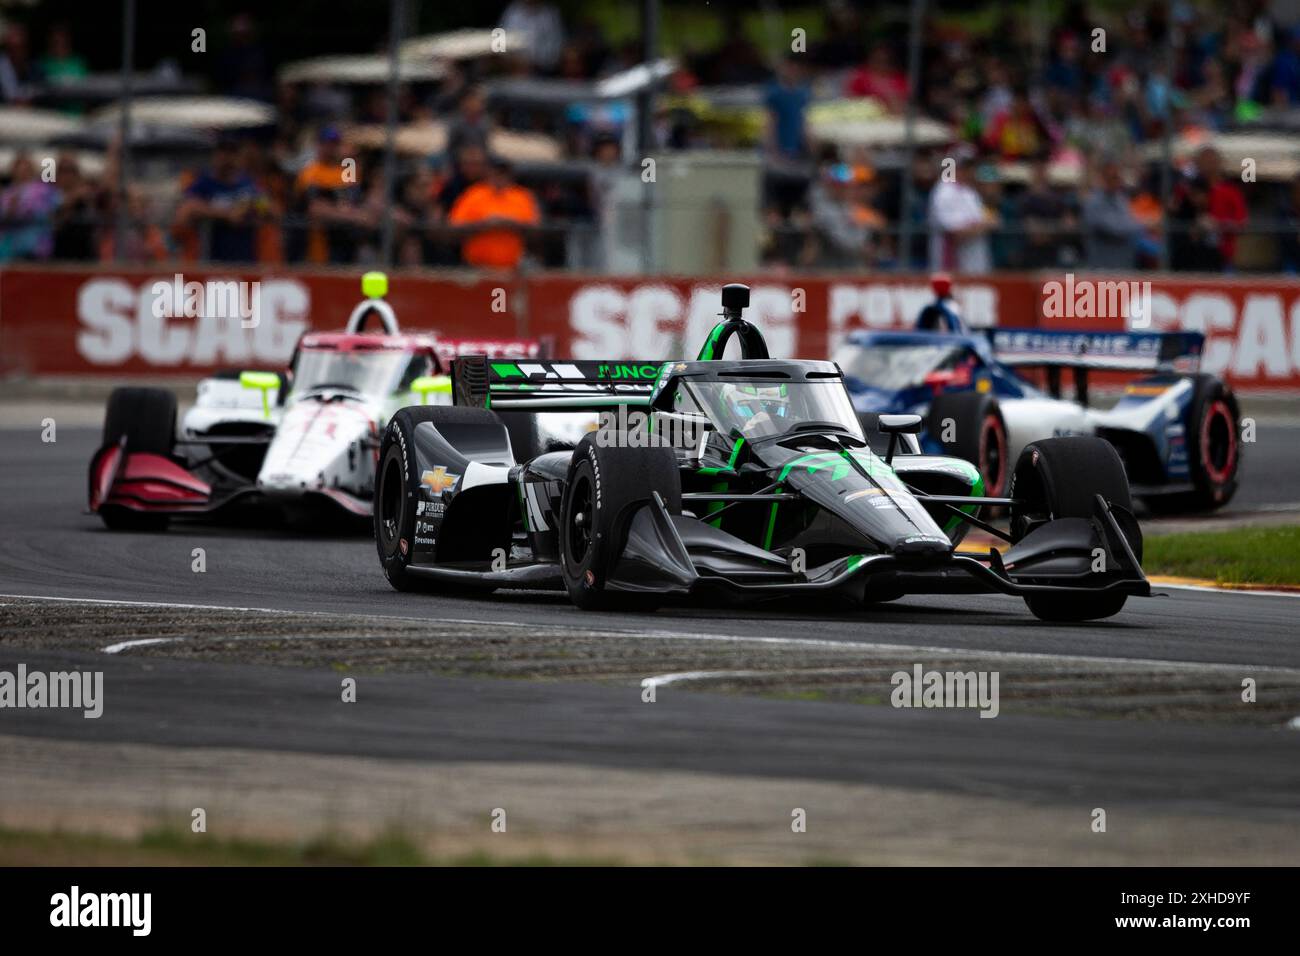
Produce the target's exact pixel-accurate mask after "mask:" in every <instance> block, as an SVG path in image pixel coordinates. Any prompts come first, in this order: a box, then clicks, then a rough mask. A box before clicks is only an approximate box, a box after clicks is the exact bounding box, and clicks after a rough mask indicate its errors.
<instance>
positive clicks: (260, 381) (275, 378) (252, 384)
mask: <svg viewBox="0 0 1300 956" xmlns="http://www.w3.org/2000/svg"><path fill="white" fill-rule="evenodd" d="M239 384H240V385H242V386H243V387H244V388H258V389H261V390H262V414H263V415H264V416H265V417H267V418H270V417H271V389H273V388H279V387H280V376H279V375H277V374H276V373H275V372H252V371H250V372H240V373H239Z"/></svg>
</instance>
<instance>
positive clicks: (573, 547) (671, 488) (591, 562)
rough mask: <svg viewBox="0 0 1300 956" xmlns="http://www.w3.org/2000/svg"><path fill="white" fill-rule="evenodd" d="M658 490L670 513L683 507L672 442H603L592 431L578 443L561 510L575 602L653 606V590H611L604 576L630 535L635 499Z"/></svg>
mask: <svg viewBox="0 0 1300 956" xmlns="http://www.w3.org/2000/svg"><path fill="white" fill-rule="evenodd" d="M656 491H657V492H659V495H660V497H661V498H663V501H664V505H665V507H667V509H668V513H669V514H674V515H678V514H681V513H682V480H681V472H680V471H679V470H678V465H677V458H676V456H675V455H674V454H673V452H672V449H669V448H653V447H652V448H625V447H613V446H609V447H606V446H602V445H600V444H599V443H597V442H596V440H595V439H594V437H593V436H592V435H587V436H585V437H584V438H583V439H582V441H580V442H579V443H578V447H577V448H576V449H574V452H573V460H572V461H571V462H570V464H569V474H568V480H567V481H566V482H565V487H564V501H563V503H562V505H561V509H560V514H561V519H560V570H561V573H562V574H563V577H564V586H565V588H566V589H567V590H568V592H569V597H570V598H571V599H572V600H573V603H574V604H576V605H577V606H578V607H580V608H582V609H583V610H585V611H614V610H621V611H628V610H638V611H648V610H654V609H655V608H656V607H658V605H659V604H660V600H659V598H658V596H657V595H654V594H630V593H627V592H623V591H610V590H607V589H606V588H605V582H606V579H607V577H608V575H609V572H610V569H611V568H612V567H613V565H614V562H615V561H617V560H618V556H619V554H620V553H621V552H622V550H623V545H624V544H625V543H626V540H627V528H628V524H629V523H630V521H631V518H632V513H633V509H634V507H635V506H636V505H639V504H642V503H644V502H646V501H649V500H651V498H650V496H651V493H652V492H656Z"/></svg>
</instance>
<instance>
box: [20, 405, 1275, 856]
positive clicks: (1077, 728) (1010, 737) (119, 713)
mask: <svg viewBox="0 0 1300 956" xmlns="http://www.w3.org/2000/svg"><path fill="white" fill-rule="evenodd" d="M1284 433H1285V438H1286V440H1283V441H1273V442H1263V441H1261V443H1260V445H1259V453H1258V454H1256V455H1255V458H1254V459H1252V461H1251V468H1252V472H1251V473H1250V474H1249V475H1248V477H1247V481H1248V482H1249V484H1248V485H1247V488H1246V490H1245V491H1243V494H1242V495H1241V497H1240V498H1239V500H1238V502H1237V503H1235V506H1234V507H1235V508H1236V509H1248V508H1252V507H1261V506H1268V505H1270V504H1273V505H1286V504H1289V503H1290V501H1291V500H1292V499H1293V498H1295V497H1300V494H1297V493H1296V492H1295V490H1294V470H1293V469H1294V466H1295V461H1294V457H1295V455H1296V452H1295V451H1294V447H1295V446H1294V442H1293V441H1292V439H1293V438H1295V437H1296V435H1297V432H1296V430H1294V429H1290V428H1287V429H1284ZM97 439H98V433H97V430H95V429H86V428H76V429H74V428H66V429H65V428H60V430H59V432H58V441H57V442H56V443H53V444H44V443H42V442H41V440H40V431H39V428H38V427H36V426H33V427H32V428H30V429H22V430H19V429H4V430H0V462H2V463H3V464H2V465H0V668H6V669H12V668H13V667H15V666H16V664H17V663H18V662H20V661H22V662H25V663H26V664H27V666H28V667H29V668H46V669H60V668H68V667H81V668H89V667H91V666H93V667H94V668H95V669H100V670H103V671H104V672H105V682H106V686H108V687H109V688H110V692H111V694H112V695H113V697H112V700H113V706H111V707H109V708H107V709H106V711H105V715H104V717H103V718H102V719H100V720H97V721H87V720H82V719H80V718H79V716H77V715H74V714H71V713H67V712H59V713H50V712H30V711H28V712H23V711H4V712H0V735H12V736H14V737H19V738H33V739H39V740H42V741H54V740H60V741H69V742H82V743H85V742H94V743H105V742H112V743H114V744H121V745H137V744H138V745H150V746H162V747H186V748H239V749H242V750H250V751H268V752H275V753H296V754H314V755H332V756H346V757H366V758H380V759H384V760H395V761H396V760H401V761H418V762H424V763H432V764H435V765H436V764H439V763H457V764H459V763H460V762H504V763H546V764H552V765H559V766H562V767H563V766H572V767H575V768H577V767H581V768H609V769H611V770H643V771H663V772H678V771H681V772H689V773H713V774H727V775H731V776H737V777H745V778H751V777H752V778H779V779H782V780H807V781H825V782H840V783H854V784H863V785H872V786H882V787H893V788H904V789H916V790H925V791H935V792H939V793H943V794H948V795H951V796H956V797H961V798H966V797H969V798H983V797H998V798H1004V797H1005V798H1014V799H1018V800H1028V801H1038V802H1044V803H1047V804H1050V805H1053V806H1072V805H1073V804H1074V803H1079V805H1080V806H1083V805H1084V804H1086V806H1087V807H1088V808H1091V807H1095V806H1107V805H1110V804H1141V805H1146V806H1151V807H1158V808H1160V810H1161V812H1170V813H1184V812H1185V813H1190V814H1203V815H1208V816H1210V817H1213V818H1215V819H1216V820H1218V821H1222V820H1225V819H1227V820H1231V821H1244V822H1246V823H1250V822H1266V823H1268V824H1270V825H1273V824H1280V825H1282V826H1283V828H1284V831H1283V832H1284V834H1285V835H1284V836H1283V837H1282V838H1281V839H1282V840H1283V841H1284V842H1283V848H1284V849H1285V848H1286V844H1285V840H1286V839H1287V836H1286V835H1289V837H1290V839H1291V841H1292V842H1291V843H1290V849H1291V850H1296V849H1300V799H1297V795H1298V794H1300V732H1298V731H1297V730H1294V729H1286V727H1285V722H1281V723H1279V722H1276V721H1273V722H1270V723H1269V724H1267V725H1263V726H1261V725H1259V724H1258V723H1255V724H1242V723H1240V722H1234V721H1231V720H1228V721H1221V720H1211V721H1198V720H1195V719H1178V720H1169V721H1162V720H1142V719H1137V720H1133V719H1115V720H1109V719H1078V718H1075V717H1070V716H1055V715H1053V714H1051V713H1030V714H1026V713H1023V712H1016V711H1011V712H1008V713H1006V714H1003V715H1002V716H1001V717H1000V718H999V719H997V720H987V721H986V720H980V719H971V718H973V717H974V716H975V715H974V714H970V713H952V712H944V711H900V710H895V709H894V708H890V707H888V706H870V705H864V704H862V703H847V702H842V701H840V700H821V699H783V698H782V697H781V695H773V694H747V693H734V692H731V693H720V692H717V691H716V689H710V690H697V689H689V690H688V689H685V688H684V687H681V686H672V685H671V683H669V684H668V685H667V686H664V687H661V688H660V689H659V691H658V694H659V698H658V700H657V702H656V703H655V704H654V706H647V705H646V704H645V703H643V702H642V700H641V696H640V695H641V687H640V681H639V680H633V679H610V680H588V679H585V677H581V678H580V679H547V680H501V679H497V678H496V677H490V676H489V677H483V676H445V673H442V674H439V673H419V672H414V673H412V672H400V673H395V672H383V673H377V674H374V675H373V676H369V677H367V678H366V679H365V694H366V700H367V703H368V707H367V709H366V711H365V718H364V720H355V721H354V720H349V719H348V718H347V716H346V713H345V716H342V717H341V716H340V714H339V711H338V709H337V704H336V703H333V707H334V709H332V710H331V709H330V707H331V704H332V702H334V701H337V697H333V698H330V697H327V696H325V695H323V694H321V693H320V688H321V687H322V686H326V685H328V686H329V687H334V688H336V687H337V682H338V674H337V673H336V672H334V671H331V670H329V669H328V668H327V667H324V666H321V667H313V666H299V667H287V666H269V665H268V661H267V656H266V654H261V655H259V656H258V657H256V658H249V657H244V658H241V657H240V656H239V654H238V653H235V654H228V655H224V656H221V657H219V659H216V660H212V659H202V658H199V657H193V656H184V655H178V654H174V653H172V652H171V650H172V649H173V648H183V647H184V646H185V645H184V643H183V641H182V642H178V643H175V644H173V645H170V646H168V645H159V646H156V647H147V646H142V647H141V648H140V649H139V650H140V651H141V652H144V651H147V653H137V650H136V649H134V648H126V649H124V650H121V651H120V652H119V653H115V654H112V655H106V654H103V653H102V651H101V650H100V649H98V648H96V647H95V646H94V645H95V644H96V643H97V642H96V641H95V640H94V639H93V635H92V636H91V637H89V638H87V639H86V641H83V642H81V643H77V644H73V645H61V644H59V643H57V642H53V643H43V642H41V641H32V640H28V639H27V633H26V632H25V631H24V630H23V628H20V627H18V626H16V625H15V618H14V617H13V614H14V613H18V612H21V611H23V610H24V609H26V610H27V611H29V612H30V610H31V607H32V605H31V603H30V602H28V601H26V600H22V599H24V598H40V599H42V600H43V601H44V603H45V604H46V605H48V606H49V607H50V608H55V607H57V608H59V609H60V611H61V613H69V614H72V613H82V614H84V615H86V618H85V620H86V621H87V622H88V623H89V624H90V625H91V626H92V627H93V626H94V622H95V621H96V620H100V621H102V622H110V621H112V620H114V618H115V617H116V616H117V615H118V614H119V613H120V612H121V613H124V612H125V610H126V609H128V608H134V606H135V604H136V603H137V602H138V603H140V604H145V605H154V604H158V605H165V606H168V607H169V609H170V611H171V612H172V613H180V614H184V615H189V616H192V617H193V618H194V619H195V620H199V619H201V618H202V617H203V615H204V614H205V613H208V612H207V609H209V608H243V609H256V610H249V611H247V612H241V613H248V614H257V613H259V612H261V611H274V612H284V611H293V612H309V613H310V614H312V615H316V616H317V618H318V619H319V620H321V621H322V622H325V621H327V620H330V619H331V617H332V616H340V615H345V616H349V618H353V617H355V618H357V619H363V618H364V619H366V620H368V621H371V622H372V623H375V626H378V625H379V624H382V623H383V621H385V620H391V622H392V623H393V624H394V625H398V624H400V626H401V627H404V628H407V629H409V630H415V631H423V632H427V633H428V634H430V635H436V634H437V633H438V632H439V631H440V630H443V629H446V628H451V629H452V630H455V629H458V628H459V629H460V632H463V633H460V639H461V640H465V641H470V642H473V641H476V640H477V641H482V640H487V639H488V637H489V635H490V636H491V638H493V639H496V640H501V639H504V641H505V642H506V643H507V644H508V643H509V642H510V641H511V640H512V635H519V636H521V637H522V636H523V635H528V636H530V637H535V636H538V635H541V636H543V637H545V636H546V635H553V636H555V637H556V639H561V638H566V639H567V638H568V637H570V636H574V635H576V636H579V637H581V636H582V635H587V636H588V637H590V636H591V633H592V632H603V633H599V634H598V635H597V636H598V637H599V640H600V641H606V642H628V643H629V644H631V643H635V642H638V641H639V642H642V643H644V640H645V638H644V634H643V632H654V634H655V637H656V638H657V639H659V640H662V641H665V642H678V643H680V644H682V645H683V646H685V644H686V642H689V641H694V642H698V643H699V644H701V645H702V644H706V643H710V642H712V643H711V646H716V647H721V646H726V645H727V644H728V642H730V641H737V642H742V646H743V642H744V641H751V640H754V639H764V640H766V641H768V642H769V644H770V646H771V647H772V648H773V650H774V652H775V651H777V650H779V651H781V652H783V653H787V654H794V655H797V654H799V653H800V648H801V646H806V647H808V648H811V647H812V642H827V644H828V645H830V644H843V645H845V646H844V648H842V649H841V650H842V651H843V652H847V653H848V654H849V655H852V654H855V653H857V650H858V648H859V646H860V648H861V652H862V654H864V655H867V654H875V655H877V656H878V655H880V654H886V655H887V656H888V655H892V657H890V659H891V660H894V661H895V662H896V664H897V665H898V666H904V667H910V666H911V662H913V661H921V662H927V661H931V660H934V659H937V657H938V656H939V649H946V650H944V651H943V655H942V656H943V657H944V658H945V659H958V658H960V657H961V655H962V654H963V653H966V652H969V653H970V654H971V655H973V656H974V657H975V658H982V657H989V659H993V660H996V659H997V656H998V655H1008V658H1007V659H1008V660H1010V659H1013V658H1014V657H1015V655H1037V656H1041V657H1036V658H1035V660H1041V661H1051V660H1058V659H1059V660H1068V661H1073V662H1075V664H1074V665H1072V666H1076V665H1077V659H1080V658H1086V659H1097V661H1098V666H1102V664H1103V663H1104V664H1105V665H1106V666H1118V667H1124V666H1127V665H1128V664H1130V663H1131V664H1132V665H1133V666H1134V667H1138V668H1145V669H1147V670H1148V671H1152V672H1156V671H1159V672H1162V673H1163V672H1166V671H1168V672H1177V671H1179V668H1180V667H1183V666H1184V665H1197V666H1198V667H1200V666H1202V665H1220V668H1219V671H1216V672H1215V673H1219V672H1220V671H1221V672H1222V673H1223V674H1224V675H1226V677H1225V680H1224V685H1223V694H1224V696H1225V699H1228V700H1230V701H1231V700H1233V699H1235V697H1236V695H1237V694H1239V687H1240V679H1241V678H1243V677H1254V678H1256V679H1257V680H1258V681H1259V684H1260V687H1261V694H1263V693H1265V692H1266V688H1267V685H1268V683H1269V681H1270V680H1274V679H1276V680H1278V681H1282V682H1285V683H1289V684H1290V685H1292V686H1300V638H1298V635H1300V628H1298V627H1297V621H1298V620H1300V598H1292V597H1286V596H1262V595H1250V594H1225V593H1210V592H1202V591H1194V590H1181V589H1170V588H1157V590H1158V591H1160V592H1161V596H1159V597H1154V598H1152V599H1150V600H1137V599H1131V600H1130V602H1129V604H1128V606H1127V607H1126V608H1125V610H1124V611H1123V612H1122V613H1121V614H1120V615H1119V616H1118V617H1116V618H1113V619H1112V620H1111V621H1109V622H1101V623H1096V624H1090V625H1081V626H1076V625H1048V624H1044V623H1042V622H1039V621H1037V620H1036V619H1034V618H1033V617H1032V616H1031V615H1030V614H1029V613H1028V611H1027V609H1026V608H1025V607H1024V605H1023V603H1022V602H1021V601H1020V600H1018V599H1013V598H1007V597H1002V596H987V597H977V598H943V597H925V598H905V599H903V600H900V601H897V602H894V603H891V604H888V605H884V606H880V607H877V608H874V609H871V610H867V611H848V610H841V609H826V608H820V607H808V606H793V607H791V606H783V607H776V608H764V609H761V610H751V609H740V610H735V609H727V608H674V609H667V610H664V611H660V612H659V613H657V614H650V615H629V616H613V617H611V616H605V615H592V614H588V613H584V612H580V611H578V610H576V609H574V608H572V607H571V606H570V605H569V604H568V603H567V600H566V599H565V598H564V596H563V595H556V594H536V593H528V594H524V593H514V594H511V593H498V594H496V595H493V596H488V597H482V598H440V597H434V596H429V595H407V594H398V593H397V592H395V591H393V590H392V589H391V588H390V587H389V586H388V584H387V582H386V581H385V580H384V579H383V577H382V575H381V573H380V571H379V568H378V565H377V561H376V558H375V553H374V546H373V543H372V542H371V541H370V540H369V539H368V538H367V537H358V536H355V535H346V534H342V533H339V532H337V531H335V530H331V529H314V528H306V529H303V528H297V529H290V530H271V531H265V530H263V529H256V528H234V529H232V528H220V527H214V526H208V525H201V524H174V525H173V526H172V528H171V529H170V530H169V531H167V532H166V533H163V534H124V533H113V532H109V531H107V530H106V529H104V528H103V526H102V525H101V524H100V522H99V520H98V519H97V518H95V517H93V516H89V515H86V514H84V513H83V509H84V500H85V481H86V478H85V466H86V462H87V460H88V459H89V456H90V454H91V452H92V451H93V449H94V447H95V444H96V442H97ZM1266 449H1267V451H1266ZM1252 451H1254V449H1252ZM194 548H203V549H204V552H205V560H206V568H207V570H206V572H205V573H203V574H196V573H194V572H193V570H192V569H191V563H192V560H193V557H192V552H193V549H194ZM45 599H67V600H68V601H70V602H72V603H63V602H62V601H55V600H45ZM90 601H112V602H131V603H129V604H122V605H120V606H117V607H116V609H115V606H114V605H105V604H98V603H86V604H85V605H84V608H83V609H82V610H81V611H80V612H79V611H78V610H77V609H78V605H79V602H90ZM175 605H186V606H188V607H174V606H175ZM69 609H71V610H69ZM145 610H147V608H146V609H145ZM96 616H98V617H96ZM381 619H382V620H381ZM424 621H427V622H428V623H427V626H426V625H424V624H423V623H422V622H424ZM106 630H107V628H106ZM126 633H128V634H129V633H131V632H130V629H129V628H128V629H127V631H126ZM149 633H150V634H152V633H154V632H152V631H151V632H149ZM178 633H179V634H183V633H185V632H184V629H181V630H180V631H178ZM800 641H802V642H804V645H800V644H799V643H798V642H800ZM102 643H104V644H108V643H109V641H108V640H107V639H105V640H104V641H103V642H102ZM692 646H693V645H692ZM911 648H918V649H920V650H917V651H915V652H913V651H911V650H910V649H911ZM830 650H831V651H832V652H833V651H834V650H835V649H834V648H830ZM647 653H649V654H651V655H653V650H651V651H650V652H647ZM650 660H651V663H650V665H649V667H648V668H647V669H644V670H643V671H642V673H643V674H644V675H645V676H649V675H652V674H657V673H661V672H663V671H664V670H671V669H672V668H668V667H664V668H654V665H653V657H651V659H650ZM1116 661H1118V662H1119V663H1118V664H1116ZM1044 666H1046V665H1044ZM1078 666H1079V667H1080V668H1081V669H1082V670H1087V667H1086V665H1078ZM1206 673H1209V671H1206ZM614 677H615V678H618V677H619V675H614ZM622 677H624V678H625V677H626V675H622ZM728 689H729V690H733V691H734V688H728ZM1292 716H1300V709H1297V710H1296V711H1295V714H1293V715H1292ZM1108 801H1109V803H1108ZM1081 812H1082V811H1081ZM1192 839H1194V837H1193V838H1192Z"/></svg>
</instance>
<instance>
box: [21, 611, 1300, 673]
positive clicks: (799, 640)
mask: <svg viewBox="0 0 1300 956" xmlns="http://www.w3.org/2000/svg"><path fill="white" fill-rule="evenodd" d="M1243 593H1249V592H1243ZM0 597H13V598H24V599H26V600H31V601H65V602H74V603H78V604H107V605H114V606H123V605H125V606H135V607H157V608H178V609H182V610H200V611H241V612H249V613H263V614H302V615H307V616H316V617H332V618H339V617H366V616H368V615H366V614H365V613H363V612H334V611H292V610H286V609H284V608H259V607H229V606H225V605H219V604H175V603H170V602H166V601H120V600H113V599H107V598H106V599H100V598H65V597H55V596H49V595H39V596H38V595H30V594H0ZM369 616H370V617H377V618H378V619H380V620H388V621H418V622H421V623H424V624H468V625H472V626H475V627H514V628H525V629H527V630H529V631H533V632H536V631H538V630H539V629H541V628H546V629H549V630H551V631H555V630H563V631H566V632H569V633H572V632H575V631H577V632H579V633H581V634H585V635H592V636H596V635H613V636H616V637H635V638H647V639H652V640H672V641H704V642H708V643H720V644H771V645H777V646H785V647H816V648H823V649H825V648H829V649H833V650H843V651H859V652H866V653H876V654H882V653H883V654H903V655H908V656H915V655H918V654H927V655H933V656H940V655H945V656H967V657H969V656H977V657H986V658H996V659H999V660H1025V661H1063V662H1068V663H1072V664H1097V663H1101V664H1119V665H1131V664H1143V665H1147V666H1152V667H1169V668H1176V669H1183V670H1205V669H1223V668H1250V669H1252V670H1256V671H1265V672H1269V673H1287V674H1289V673H1297V672H1300V669H1297V668H1293V667H1279V666H1276V665H1273V664H1241V663H1232V664H1225V663H1219V662H1208V661H1171V660H1162V659H1159V658H1149V657H1098V656H1089V655H1086V654H1049V653H1045V652H1041V651H1000V650H992V649H984V648H971V647H964V648H963V647H939V646H931V645H923V644H882V643H878V642H874V641H835V640H829V639H826V638H816V637H759V636H756V635H740V634H701V633H693V632H685V631H669V630H645V631H636V630H622V629H617V628H583V627H573V626H571V625H562V624H523V623H519V622H515V621H484V620H477V621H476V620H467V619H462V618H436V617H414V616H398V615H387V614H384V615H369ZM866 623H868V622H866V621H864V624H866ZM249 639H252V640H261V639H262V638H249ZM277 639H280V638H277ZM169 640H170V639H169ZM174 640H178V641H179V640H184V638H175V639H174ZM770 673H773V674H779V673H781V671H780V670H774V671H771V672H770Z"/></svg>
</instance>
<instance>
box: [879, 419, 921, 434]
mask: <svg viewBox="0 0 1300 956" xmlns="http://www.w3.org/2000/svg"><path fill="white" fill-rule="evenodd" d="M877 427H878V428H879V429H880V431H881V432H882V433H883V434H886V435H919V434H920V433H921V416H920V415H881V416H880V418H879V419H878V423H877Z"/></svg>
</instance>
